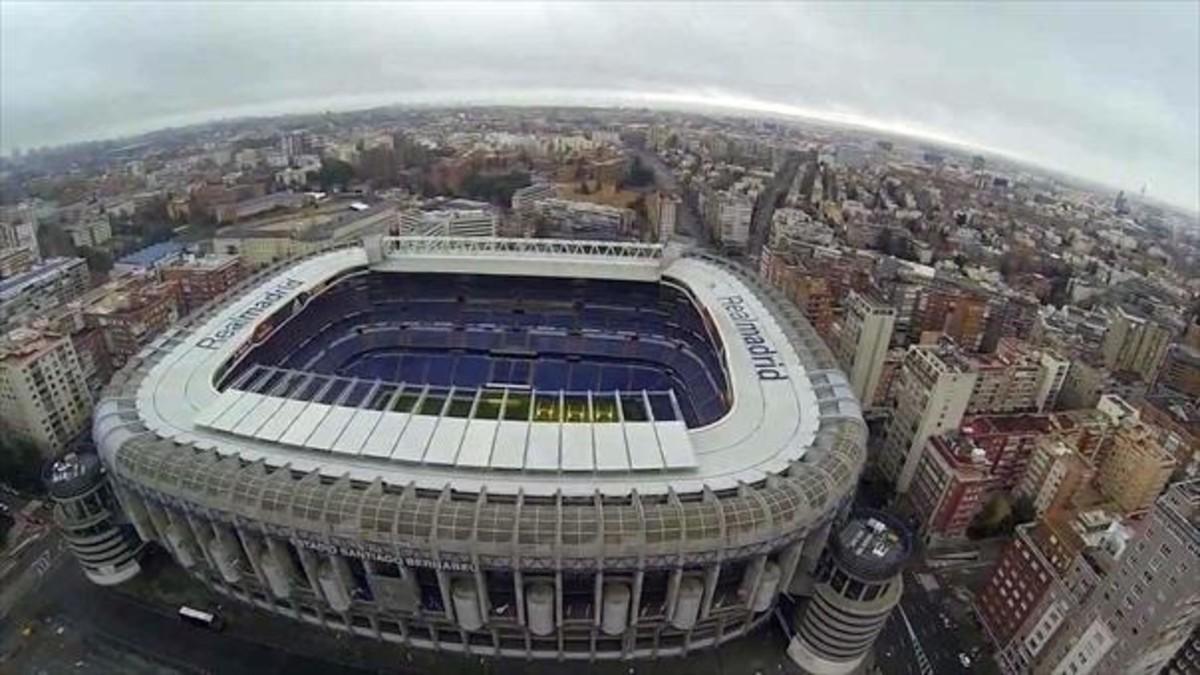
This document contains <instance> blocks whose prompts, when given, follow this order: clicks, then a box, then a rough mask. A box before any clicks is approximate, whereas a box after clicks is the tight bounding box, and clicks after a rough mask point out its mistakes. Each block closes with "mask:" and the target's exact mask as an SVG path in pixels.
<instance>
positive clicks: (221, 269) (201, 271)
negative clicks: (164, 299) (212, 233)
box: [162, 253, 246, 314]
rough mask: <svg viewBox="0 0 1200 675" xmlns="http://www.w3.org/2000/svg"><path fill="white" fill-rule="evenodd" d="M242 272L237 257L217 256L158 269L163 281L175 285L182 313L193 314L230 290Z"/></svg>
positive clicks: (216, 254) (188, 259)
mask: <svg viewBox="0 0 1200 675" xmlns="http://www.w3.org/2000/svg"><path fill="white" fill-rule="evenodd" d="M245 273H246V270H245V268H244V267H243V266H242V259H241V258H240V257H238V256H236V255H224V254H220V253H215V254H211V255H206V256H203V257H197V256H185V257H184V258H183V259H182V260H180V261H178V262H175V263H172V264H170V265H167V266H166V267H164V268H162V278H163V280H164V281H168V282H174V283H176V284H177V285H178V286H179V294H180V297H181V299H182V304H183V306H182V311H183V313H184V314H190V313H191V312H194V311H196V310H197V309H199V308H200V307H201V306H202V305H204V304H205V303H207V302H209V301H210V300H212V299H214V298H216V297H217V296H219V295H221V294H222V293H224V292H225V291H227V290H229V289H230V288H233V287H234V286H235V285H236V284H237V282H238V281H240V280H241V279H242V277H243V276H244V275H245Z"/></svg>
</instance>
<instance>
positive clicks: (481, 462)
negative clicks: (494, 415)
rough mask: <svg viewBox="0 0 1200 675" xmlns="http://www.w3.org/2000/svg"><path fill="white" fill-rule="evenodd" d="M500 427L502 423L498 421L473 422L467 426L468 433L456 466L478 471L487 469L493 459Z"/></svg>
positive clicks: (464, 437) (459, 452) (460, 449)
mask: <svg viewBox="0 0 1200 675" xmlns="http://www.w3.org/2000/svg"><path fill="white" fill-rule="evenodd" d="M499 426H500V423H499V422H497V421H496V420H471V422H470V424H468V425H467V433H466V435H465V436H463V441H462V447H461V448H459V451H458V461H457V462H456V464H457V465H458V466H461V467H471V468H476V469H484V468H487V466H488V462H489V461H491V458H492V446H493V444H494V443H495V441H496V429H497V427H499Z"/></svg>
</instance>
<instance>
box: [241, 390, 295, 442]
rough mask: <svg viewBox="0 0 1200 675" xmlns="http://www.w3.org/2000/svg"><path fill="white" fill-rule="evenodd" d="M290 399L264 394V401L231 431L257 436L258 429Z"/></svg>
mask: <svg viewBox="0 0 1200 675" xmlns="http://www.w3.org/2000/svg"><path fill="white" fill-rule="evenodd" d="M287 402H288V399H286V398H280V397H278V396H263V397H262V402H260V403H259V404H258V405H257V406H255V407H254V409H253V410H251V411H250V412H249V413H248V414H247V415H246V416H245V417H243V418H242V421H241V422H238V425H237V426H236V427H234V428H233V429H232V430H231V431H232V432H233V433H235V434H237V435H239V436H257V435H258V430H259V429H261V428H262V427H263V425H265V424H266V423H267V421H268V420H270V419H271V418H272V417H274V416H275V413H276V412H279V409H280V408H282V407H283V404H285V403H287Z"/></svg>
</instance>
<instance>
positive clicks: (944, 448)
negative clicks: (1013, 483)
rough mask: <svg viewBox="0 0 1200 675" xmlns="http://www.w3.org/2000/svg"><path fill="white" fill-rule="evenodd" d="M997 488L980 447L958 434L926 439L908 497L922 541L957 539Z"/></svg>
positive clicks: (990, 468) (962, 534)
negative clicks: (923, 539)
mask: <svg viewBox="0 0 1200 675" xmlns="http://www.w3.org/2000/svg"><path fill="white" fill-rule="evenodd" d="M997 487H998V481H997V480H996V478H994V477H993V476H992V467H991V464H990V463H989V462H988V459H987V454H986V453H985V452H984V450H983V449H982V448H980V447H978V446H977V445H975V444H974V443H973V442H972V441H971V439H970V438H968V437H966V436H963V435H962V434H956V433H950V434H946V435H943V436H934V437H933V438H930V439H929V444H928V446H927V447H926V448H925V451H924V452H922V453H921V459H920V461H919V462H918V464H917V470H916V473H915V475H914V477H913V481H912V485H911V487H910V490H909V493H908V498H909V504H910V505H911V507H912V509H913V512H914V514H915V515H916V516H917V518H918V519H919V520H920V522H921V534H922V536H923V537H924V538H925V540H926V542H933V541H938V540H945V539H960V538H962V537H964V536H966V533H967V526H968V525H970V524H971V521H972V520H973V519H974V518H975V516H976V515H977V514H978V513H979V511H980V510H981V509H982V508H983V506H984V504H986V503H987V500H988V499H989V498H990V496H991V495H992V494H993V492H994V491H995V490H996V489H997Z"/></svg>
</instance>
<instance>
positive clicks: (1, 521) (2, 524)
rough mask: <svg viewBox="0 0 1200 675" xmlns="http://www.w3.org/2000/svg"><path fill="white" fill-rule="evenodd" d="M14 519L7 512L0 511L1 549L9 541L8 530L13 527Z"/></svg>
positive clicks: (0, 549)
mask: <svg viewBox="0 0 1200 675" xmlns="http://www.w3.org/2000/svg"><path fill="white" fill-rule="evenodd" d="M12 526H13V519H12V518H11V517H9V515H8V514H7V513H0V551H2V550H4V547H5V545H6V542H7V541H8V531H9V530H11V529H12Z"/></svg>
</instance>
